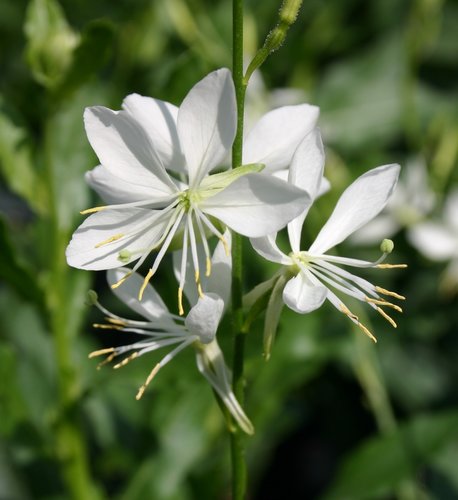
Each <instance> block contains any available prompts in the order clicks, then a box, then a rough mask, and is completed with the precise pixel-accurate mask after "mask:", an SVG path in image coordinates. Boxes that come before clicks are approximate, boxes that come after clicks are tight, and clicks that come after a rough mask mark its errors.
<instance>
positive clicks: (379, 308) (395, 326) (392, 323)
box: [377, 307, 398, 328]
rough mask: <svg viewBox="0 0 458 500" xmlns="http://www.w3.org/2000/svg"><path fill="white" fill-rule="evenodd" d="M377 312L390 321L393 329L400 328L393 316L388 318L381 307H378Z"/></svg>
mask: <svg viewBox="0 0 458 500" xmlns="http://www.w3.org/2000/svg"><path fill="white" fill-rule="evenodd" d="M377 311H378V312H379V313H380V314H381V315H382V316H383V317H384V318H385V319H386V320H387V321H388V323H390V324H391V326H392V327H393V328H397V327H398V325H397V324H396V322H395V321H394V319H393V318H392V317H391V316H388V314H387V313H386V312H385V311H384V310H383V309H382V308H381V307H377Z"/></svg>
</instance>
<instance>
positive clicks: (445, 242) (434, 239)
mask: <svg viewBox="0 0 458 500" xmlns="http://www.w3.org/2000/svg"><path fill="white" fill-rule="evenodd" d="M407 235H408V238H409V241H410V242H411V243H412V245H414V246H415V247H416V248H417V249H418V250H419V251H420V252H421V253H422V254H424V255H425V256H426V257H428V258H429V259H431V260H439V261H440V260H448V259H450V258H451V257H453V256H457V255H458V236H455V235H454V234H453V233H451V232H450V230H448V228H445V227H444V226H441V225H439V224H434V223H432V222H425V223H423V224H418V225H417V226H414V227H413V228H412V229H411V230H410V231H408V233H407Z"/></svg>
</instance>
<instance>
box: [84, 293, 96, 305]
mask: <svg viewBox="0 0 458 500" xmlns="http://www.w3.org/2000/svg"><path fill="white" fill-rule="evenodd" d="M98 300H99V296H98V295H97V292H96V291H95V290H89V291H88V292H87V297H86V305H88V306H94V305H95V304H97V302H98Z"/></svg>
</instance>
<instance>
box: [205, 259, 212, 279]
mask: <svg viewBox="0 0 458 500" xmlns="http://www.w3.org/2000/svg"><path fill="white" fill-rule="evenodd" d="M211 273H212V260H211V259H210V257H207V258H206V260H205V276H207V277H208V276H210V274H211Z"/></svg>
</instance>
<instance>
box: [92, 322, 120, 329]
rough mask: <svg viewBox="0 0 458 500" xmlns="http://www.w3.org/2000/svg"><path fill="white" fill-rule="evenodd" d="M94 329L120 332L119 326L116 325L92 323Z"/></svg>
mask: <svg viewBox="0 0 458 500" xmlns="http://www.w3.org/2000/svg"><path fill="white" fill-rule="evenodd" d="M92 326H93V327H94V328H100V329H101V330H122V327H121V326H118V325H104V324H101V323H93V324H92Z"/></svg>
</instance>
